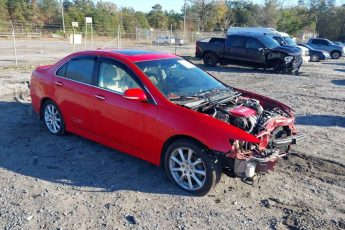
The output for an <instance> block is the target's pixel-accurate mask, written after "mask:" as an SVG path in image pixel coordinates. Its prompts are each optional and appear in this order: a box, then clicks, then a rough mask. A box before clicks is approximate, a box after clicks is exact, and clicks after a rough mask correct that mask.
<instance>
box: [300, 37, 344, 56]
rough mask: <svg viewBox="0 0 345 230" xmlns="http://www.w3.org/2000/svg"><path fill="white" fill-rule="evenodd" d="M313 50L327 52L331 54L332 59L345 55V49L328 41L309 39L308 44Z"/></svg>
mask: <svg viewBox="0 0 345 230" xmlns="http://www.w3.org/2000/svg"><path fill="white" fill-rule="evenodd" d="M307 44H308V45H309V46H311V47H312V48H314V49H318V50H323V51H327V52H328V53H330V54H331V57H332V58H333V59H338V58H340V57H341V56H344V55H345V47H344V46H340V45H336V44H334V43H333V42H331V41H330V40H328V39H325V38H311V39H309V41H308V43H307Z"/></svg>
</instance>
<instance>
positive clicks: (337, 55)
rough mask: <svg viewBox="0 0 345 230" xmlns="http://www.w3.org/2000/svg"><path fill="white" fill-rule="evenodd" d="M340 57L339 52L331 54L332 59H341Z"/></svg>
mask: <svg viewBox="0 0 345 230" xmlns="http://www.w3.org/2000/svg"><path fill="white" fill-rule="evenodd" d="M340 56H341V53H340V52H339V51H333V52H332V53H331V57H332V58H333V59H339V58H340Z"/></svg>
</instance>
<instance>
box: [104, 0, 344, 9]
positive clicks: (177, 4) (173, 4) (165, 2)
mask: <svg viewBox="0 0 345 230" xmlns="http://www.w3.org/2000/svg"><path fill="white" fill-rule="evenodd" d="M103 1H104V2H105V1H109V2H113V3H115V4H116V5H117V6H118V7H133V8H134V10H136V11H143V12H149V11H150V10H151V9H152V6H154V5H155V4H157V3H159V4H161V5H162V6H163V10H167V11H170V10H174V11H177V12H180V11H181V9H182V6H183V4H184V0H103ZM253 2H255V3H259V4H262V3H263V2H264V0H253ZM297 2H298V0H286V1H285V4H286V5H287V6H289V5H294V4H297ZM337 3H338V4H345V0H337Z"/></svg>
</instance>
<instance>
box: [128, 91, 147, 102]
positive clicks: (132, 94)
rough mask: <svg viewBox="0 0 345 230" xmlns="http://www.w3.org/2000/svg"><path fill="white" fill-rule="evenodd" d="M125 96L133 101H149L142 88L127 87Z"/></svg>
mask: <svg viewBox="0 0 345 230" xmlns="http://www.w3.org/2000/svg"><path fill="white" fill-rule="evenodd" d="M123 97H124V98H126V99H127V100H132V101H147V97H146V94H145V92H144V90H142V89H140V88H132V89H127V90H126V91H125V92H124V94H123Z"/></svg>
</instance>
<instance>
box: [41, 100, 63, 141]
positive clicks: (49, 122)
mask: <svg viewBox="0 0 345 230" xmlns="http://www.w3.org/2000/svg"><path fill="white" fill-rule="evenodd" d="M52 108H54V109H55V110H56V113H55V114H56V115H55V118H52V115H50V116H49V115H48V114H50V112H49V109H52ZM52 113H54V112H52ZM42 118H43V121H44V124H45V125H46V127H47V129H48V131H49V132H50V133H51V134H54V135H58V136H62V135H64V134H65V132H66V129H65V121H64V119H63V117H62V114H61V111H60V109H59V107H58V106H57V105H56V104H55V103H54V102H53V101H51V100H48V101H46V102H45V103H44V105H43V107H42ZM55 122H56V123H55ZM53 123H54V124H55V125H56V124H57V126H55V125H53ZM53 126H55V129H54V128H52V127H53Z"/></svg>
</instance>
